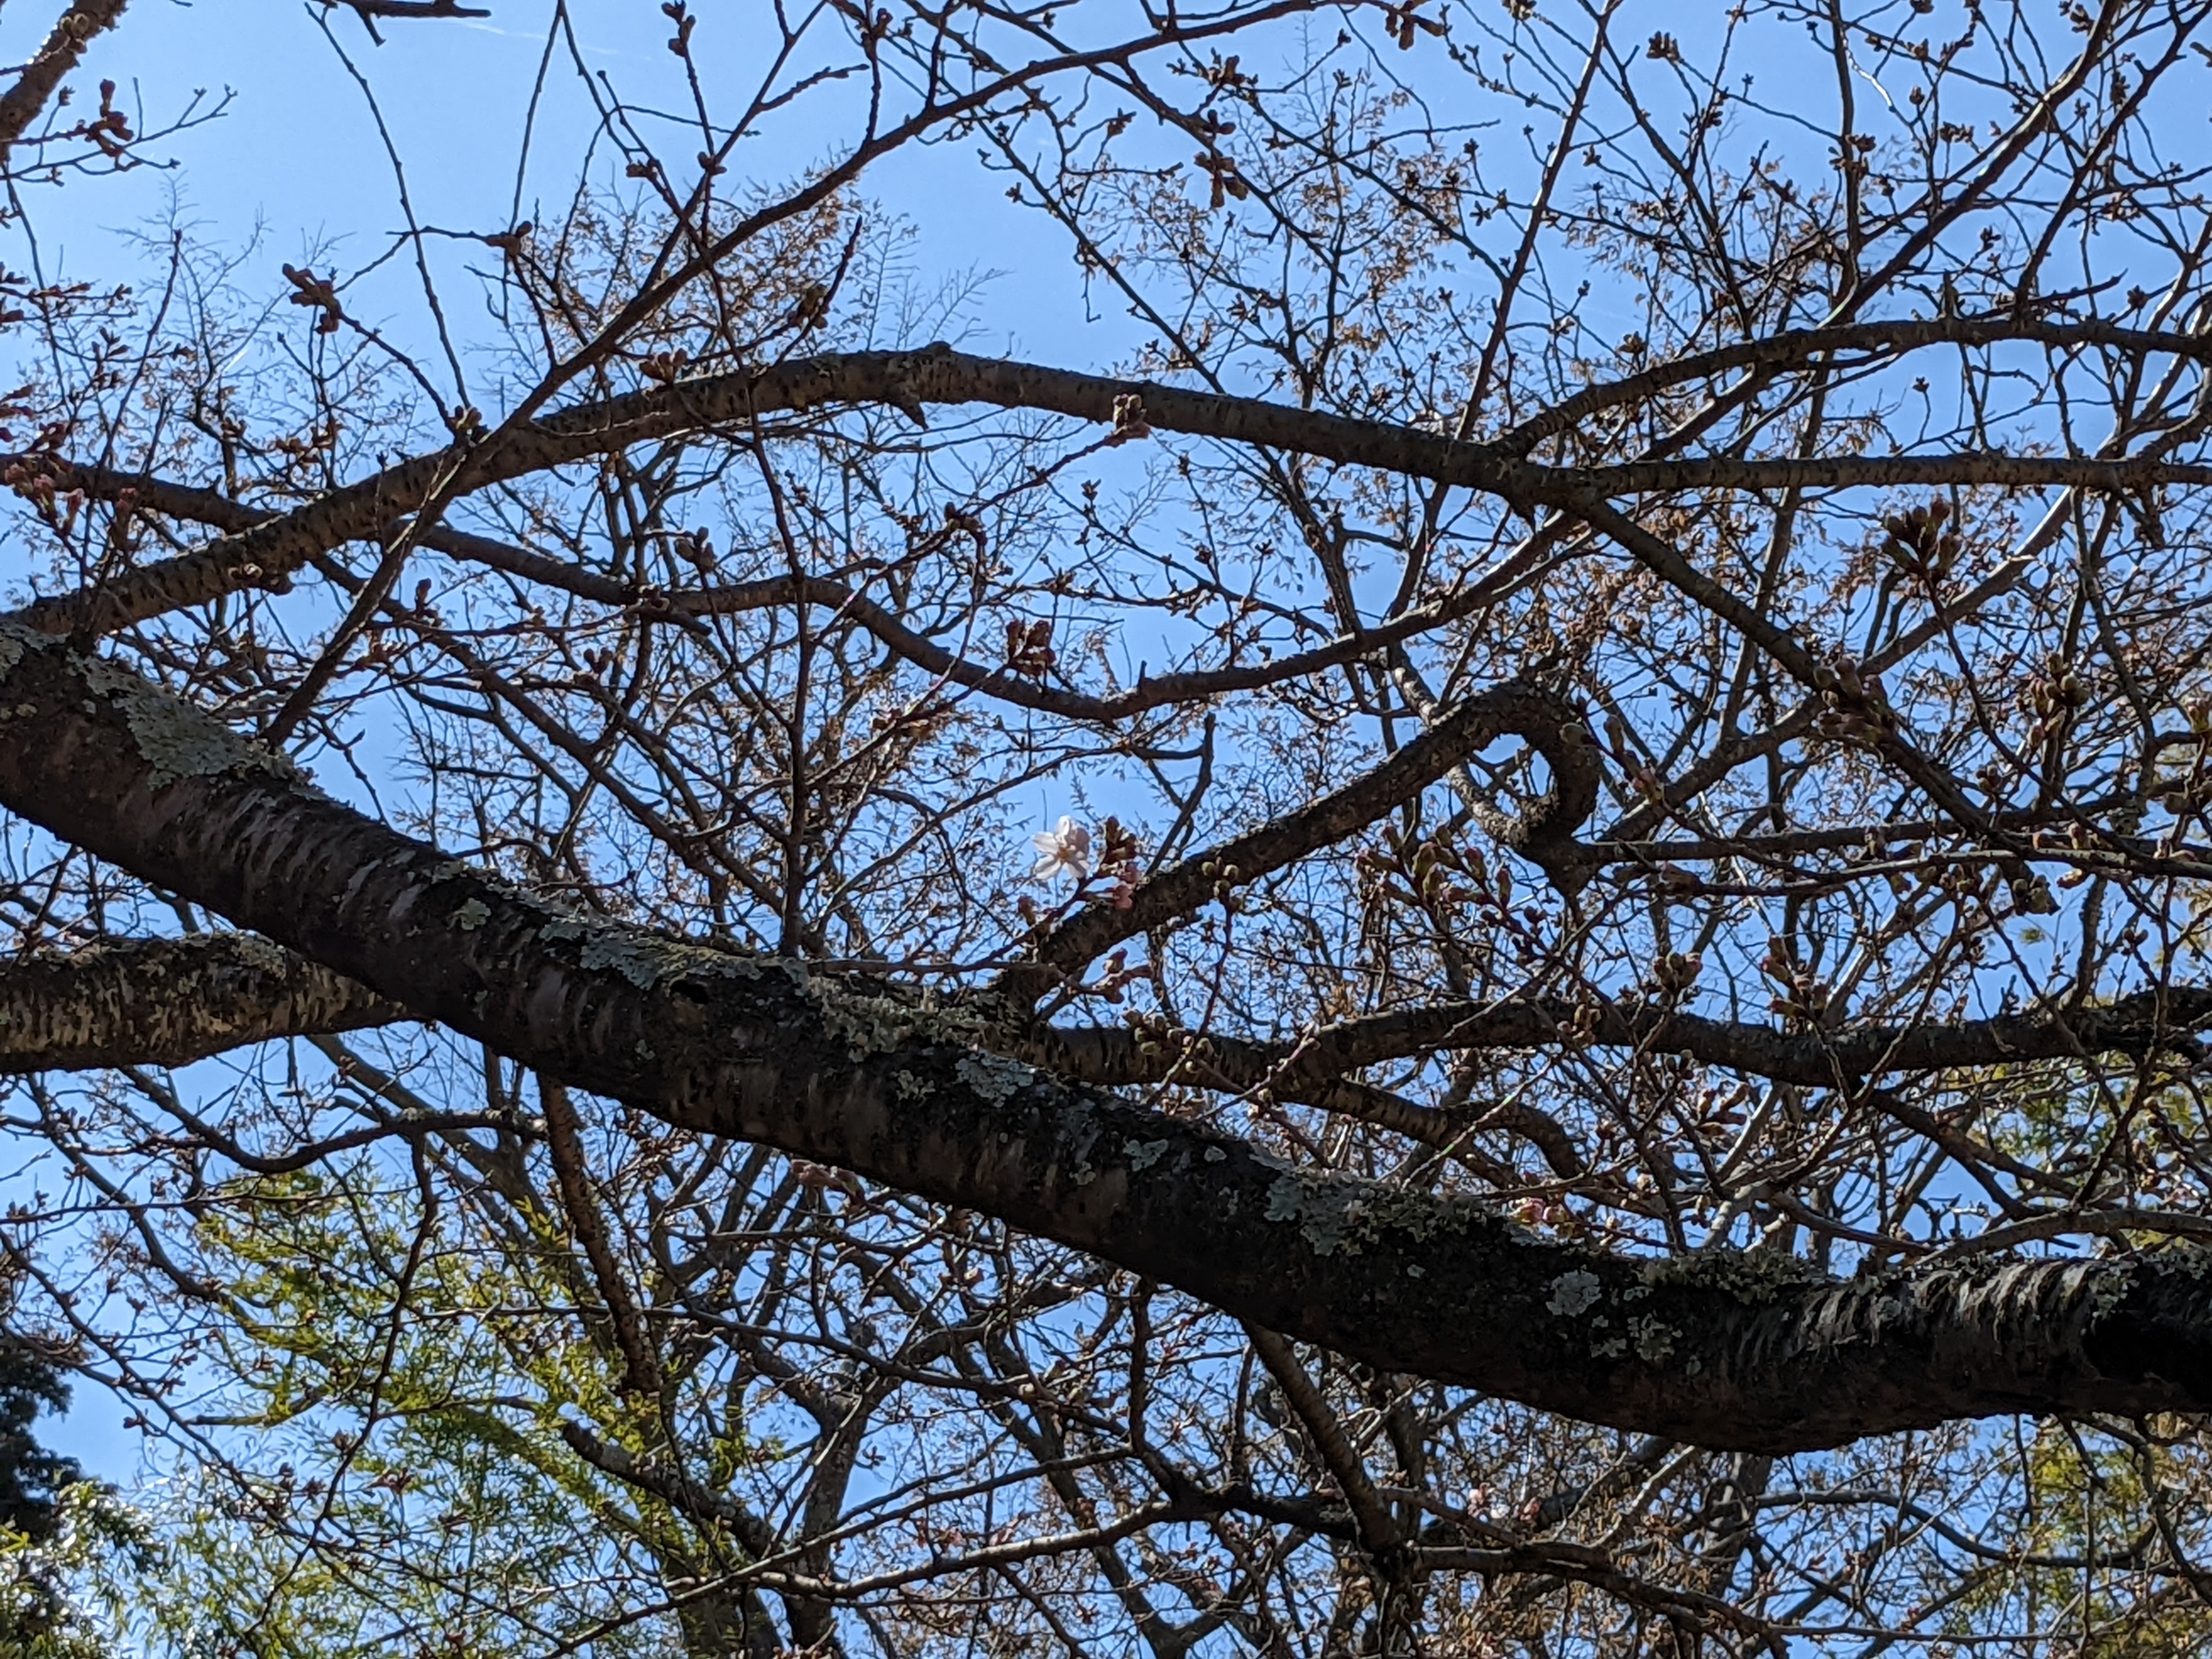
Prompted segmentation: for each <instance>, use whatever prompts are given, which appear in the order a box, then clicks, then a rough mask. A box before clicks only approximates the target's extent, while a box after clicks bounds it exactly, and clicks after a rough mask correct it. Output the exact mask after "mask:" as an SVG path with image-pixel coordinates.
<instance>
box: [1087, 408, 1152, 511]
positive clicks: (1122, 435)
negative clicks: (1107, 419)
mask: <svg viewBox="0 0 2212 1659" xmlns="http://www.w3.org/2000/svg"><path fill="white" fill-rule="evenodd" d="M1151 436H1152V428H1151V427H1150V426H1148V425H1146V422H1145V400H1144V399H1143V398H1139V396H1138V395H1137V394H1136V393H1135V392H1123V393H1121V395H1120V396H1119V397H1117V398H1115V399H1114V430H1113V431H1112V433H1110V434H1109V435H1108V437H1107V439H1106V444H1107V447H1109V448H1111V447H1114V446H1115V445H1116V444H1127V443H1134V442H1136V441H1137V440H1139V438H1149V437H1151ZM1096 490H1097V485H1096V484H1090V485H1086V486H1085V495H1086V496H1088V495H1091V494H1093V493H1095V492H1096Z"/></svg>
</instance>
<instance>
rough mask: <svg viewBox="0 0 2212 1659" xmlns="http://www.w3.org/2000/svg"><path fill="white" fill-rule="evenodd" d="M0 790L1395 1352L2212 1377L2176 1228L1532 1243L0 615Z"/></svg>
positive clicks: (742, 1119) (2049, 1388) (1393, 1361)
mask: <svg viewBox="0 0 2212 1659" xmlns="http://www.w3.org/2000/svg"><path fill="white" fill-rule="evenodd" d="M0 803H4V804H5V805H8V806H9V808H11V809H12V810H14V811H18V812H20V813H22V814H23V815H25V816H26V817H29V818H31V819H33V821H34V822H36V823H40V824H41V825H43V826H44V827H45V828H46V829H48V830H49V831H51V832H52V833H53V834H55V835H57V836H62V837H64V839H66V840H68V841H70V842H73V843H75V844H76V845H78V846H82V847H83V848H86V849H87V850H88V851H90V852H92V853H93V854H95V855H96V856H99V857H101V858H105V859H107V860H111V861H112V862H114V863H117V864H118V865H120V866H122V867H124V868H125V869H128V870H131V871H132V872H135V873H136V874H137V875H138V876H140V877H141V878H143V879H146V880H149V881H153V882H155V883H158V884H161V885H163V886H166V887H167V888H169V889H171V890H174V891H177V892H179V893H180V894H182V895H184V896H186V897H188V898H190V899H191V900H192V901H193V902H197V903H200V904H202V905H204V906H206V907H208V908H211V909H213V910H215V911H216V912H218V913H220V914H222V915H226V916H228V917H229V918H230V919H231V920H233V921H234V922H236V923H238V924H239V925H240V926H242V927H252V928H253V929H254V930H256V931H257V932H260V933H264V934H266V935H267V936H268V937H270V938H271V939H278V940H281V941H283V943H285V944H286V945H289V946H291V947H292V948H294V949H295V950H298V951H301V952H302V953H303V954H306V955H309V956H311V957H313V958H314V959H315V960H317V961H319V962H321V963H325V964H326V965H327V966H329V967H330V968H331V969H334V970H335V971H337V972H338V973H341V974H343V975H347V976H348V977H349V978H352V979H355V980H357V981H360V982H361V983H362V984H364V985H368V986H370V987H374V988H375V989H378V990H380V991H382V992H383V993H385V994H387V995H391V996H394V997H398V998H404V1000H405V1002H406V1004H407V1006H410V1008H412V1009H413V1010H414V1011H415V1012H416V1014H417V1015H418V1016H420V1017H422V1018H427V1019H434V1020H437V1021H439V1022H441V1023H444V1024H450V1025H452V1026H453V1027H454V1028H455V1029H456V1030H460V1031H462V1032H464V1033H465V1034H467V1035H468V1036H472V1037H475V1038H477V1039H478V1040H480V1041H482V1042H486V1043H488V1044H489V1045H490V1046H492V1047H493V1048H495V1049H497V1050H499V1051H500V1052H501V1053H503V1054H508V1055H510V1056H513V1058H515V1059H516V1060H520V1062H521V1063H523V1064H525V1065H528V1066H533V1067H536V1068H538V1069H539V1070H541V1071H543V1072H544V1073H547V1074H548V1075H550V1076H552V1077H554V1078H556V1079H560V1080H562V1081H563V1082H565V1083H568V1085H571V1086H574V1087H578V1088H585V1089H590V1090H592V1091H597V1092H599V1093H600V1094H603V1095H605V1096H609V1097H614V1098H617V1099H622V1100H625V1101H628V1102H630V1103H634V1104H635V1105H636V1106H637V1107H638V1108H639V1109H643V1110H647V1111H650V1112H653V1113H654V1114H655V1115H659V1116H660V1117H661V1118H663V1119H664V1120H665V1121H668V1122H670V1123H672V1124H675V1125H678V1126H679V1127H686V1128H690V1129H694V1130H697V1131H700V1132H702V1133H715V1134H724V1135H732V1136H737V1137H741V1138H743V1139H750V1140H757V1141H764V1142H766V1143H768V1144H770V1145H773V1146H778V1147H781V1148H782V1149H784V1150H786V1151H787V1152H792V1153H794V1154H796V1155H798V1156H800V1157H804V1158H811V1159H814V1160H815V1161H817V1162H820V1163H825V1164H834V1165H836V1166H838V1167H841V1168H844V1169H849V1170H854V1171H856V1172H858V1173H860V1174H861V1175H863V1176H866V1177H868V1178H870V1179H872V1180H876V1181H879V1182H884V1183H886V1184H888V1185H890V1186H892V1187H895V1188H899V1189H901V1190H903V1191H908V1192H913V1193H917V1194H922V1195H924V1196H927V1197H929V1198H932V1199H933V1200H938V1201H940V1202H945V1203H952V1204H958V1205H961V1206H966V1207H969V1208H973V1209H976V1210H980V1211H982V1212H986V1213H989V1214H993V1215H996V1216H999V1217H1000V1218H1004V1219H1005V1220H1006V1221H1007V1222H1008V1223H1009V1224H1011V1225H1014V1226H1016V1227H1018V1228H1021V1229H1024V1230H1025V1231H1030V1232H1033V1233H1036V1234H1038V1235H1040V1236H1042V1237H1048V1238H1053V1239H1056V1240H1058V1241H1060V1243H1065V1244H1067V1245H1071V1246H1073V1247H1074V1248H1077V1249H1083V1250H1086V1251H1089V1252H1091V1253H1092V1254H1094V1255H1099V1256H1102V1257H1103V1258H1105V1259H1106V1260H1109V1261H1115V1262H1117V1263H1119V1264H1121V1265H1122V1266H1124V1267H1128V1268H1130V1269H1131V1270H1132V1271H1134V1272H1137V1273H1143V1274H1146V1275H1147V1276H1148V1277H1151V1278H1153V1279H1158V1280H1159V1281H1161V1282H1163V1283H1165V1284H1170V1285H1176V1286H1177V1287H1179V1288H1180V1289H1182V1290H1183V1291H1186V1292H1188V1293H1189V1294H1191V1295H1193V1296H1194V1297H1199V1298H1200V1299H1201V1300H1203V1301H1205V1302H1207V1303H1209V1304H1212V1305H1214V1306H1216V1307H1218V1308H1220V1309H1222V1310H1225V1311H1226V1312H1227V1313H1229V1314H1231V1316H1235V1317H1237V1318H1239V1319H1243V1320H1245V1321H1248V1322H1255V1323H1258V1324H1261V1325H1264V1326H1267V1328H1271V1329H1273V1330H1277V1331H1280V1332H1282V1333H1283V1334H1285V1335H1288V1336H1291V1337H1294V1338H1296V1339H1297V1340H1302V1341H1307V1342H1313V1343H1317V1344H1321V1345H1323V1346H1329V1347H1333V1348H1335V1349H1337V1350H1339V1351H1340V1352H1345V1353H1347V1354H1350V1355H1352V1356H1353V1357H1355V1358H1359V1359H1362V1360H1364V1361H1366V1362H1367V1363H1369V1364H1375V1365H1377V1366H1380V1367H1383V1368H1384V1369H1387V1370H1394V1371H1403V1372H1408V1373H1412V1374H1414V1375H1418V1376H1431V1377H1436V1378H1438V1379H1442V1380H1445V1381H1450V1382H1457V1383H1468V1384H1471V1385H1473V1386H1474V1387H1477V1388H1480V1389H1486V1390H1488V1391H1490V1392H1492V1393H1495V1394H1501V1395H1507V1396H1509V1397H1511V1398H1514V1399H1518V1400H1522V1401H1528V1402H1529V1403H1531V1404H1533V1405H1536V1406H1539V1407H1544V1408H1547V1409H1550V1410H1555V1411H1560V1412H1564V1413H1569V1414H1571V1415H1575V1416H1579V1417H1583V1418H1586V1419H1594V1420H1596V1421H1600V1422H1605V1423H1610V1424H1614V1425H1620V1426H1624V1427H1632V1428H1637V1429H1640V1430H1644V1431H1649V1432H1653V1433H1660V1434H1665V1435H1668V1436H1669V1437H1674V1438H1678V1439H1682V1440H1687V1441H1692V1442H1698V1443H1705V1444H1709V1445H1716V1446H1723V1447H1740V1448H1746V1449H1760V1450H1770V1451H1780V1450H1785V1449H1798V1448H1804V1447H1812V1446H1820V1445H1831V1444H1835V1443H1840V1442H1843V1441H1845V1440H1850V1439H1854V1438H1857V1437H1861V1436H1864V1435H1868V1434H1875V1433H1881V1432H1885V1431H1892V1430H1897V1429H1903V1428H1908V1427H1913V1426H1917V1425H1930V1424H1934V1423H1938V1422H1942V1421H1944V1420H1946V1419H1953V1418H1959V1417H1971V1416H1978V1415H1984V1414H1988V1413H1999V1412H2013V1411H2030V1412H2035V1411H2064V1412H2085V1411H2102V1412H2113V1413H2123V1414H2127V1415H2136V1414H2139V1413H2148V1412H2158V1411H2200V1410H2205V1409H2208V1408H2212V1279H2209V1278H2207V1277H2206V1276H2204V1274H2203V1262H2202V1260H2201V1258H2200V1257H2198V1256H2197V1255H2195V1254H2193V1253H2180V1252H2176V1253H2172V1254H2170V1255H2157V1256H2151V1257H2145V1258H2139V1259H2135V1260H2128V1261H2118V1260H2116V1261H2079V1260H2059V1261H2054V1260H2044V1261H2009V1262H2000V1261H1989V1260H1986V1259H1975V1260H1971V1261H1966V1262H1963V1263H1960V1264H1959V1265H1957V1266H1943V1267H1918V1268H1905V1269H1899V1270H1897V1271H1893V1272H1889V1273H1874V1274H1869V1275H1866V1276H1864V1277H1863V1278H1860V1279H1853V1280H1850V1281H1839V1280H1832V1279H1820V1278H1813V1277H1808V1276H1804V1271H1805V1270H1804V1269H1803V1268H1802V1266H1801V1265H1800V1264H1797V1263H1795V1262H1792V1261H1788V1260H1786V1259H1784V1260H1769V1259H1767V1258H1764V1257H1756V1256H1754V1257H1739V1256H1735V1255H1719V1254H1712V1255H1702V1256H1699V1257H1695V1258H1691V1259H1687V1260H1682V1261H1639V1260H1632V1259H1627V1258H1622V1257H1617V1256H1611V1255H1604V1254H1601V1253H1598V1252H1595V1251H1591V1250H1587V1249H1580V1248H1576V1247H1571V1246H1566V1245H1560V1244H1553V1243H1542V1242H1539V1241H1537V1240H1535V1239H1533V1238H1532V1237H1529V1236H1528V1235H1527V1234H1525V1233H1522V1232H1521V1231H1519V1230H1517V1229H1516V1228H1514V1227H1512V1226H1511V1225H1508V1224H1507V1223H1505V1222H1504V1221H1503V1220H1502V1219H1500V1218H1498V1217H1496V1216H1494V1215H1492V1214H1491V1213H1489V1212H1487V1211H1486V1210H1484V1209H1483V1208H1481V1207H1480V1206H1475V1205H1474V1204H1470V1203H1468V1202H1465V1201H1463V1200H1454V1199H1450V1198H1443V1197H1437V1196H1435V1195H1433V1194H1429V1193H1426V1192H1423V1191H1419V1190H1413V1189H1409V1188H1395V1187H1390V1186H1386V1185H1381V1184H1376V1183H1373V1182H1364V1181H1360V1180H1357V1179H1354V1178H1352V1177H1349V1176H1340V1175H1334V1174H1328V1173H1323V1172H1320V1171H1313V1170H1297V1169H1293V1168H1290V1167H1287V1166H1285V1164H1281V1163H1280V1162H1279V1161H1277V1160H1274V1159H1273V1158H1265V1157H1262V1156H1261V1155H1260V1154H1259V1153H1258V1152H1255V1150H1254V1149H1253V1148H1252V1147H1250V1146H1248V1145H1246V1144H1245V1143H1243V1142H1242V1141H1240V1140H1237V1139H1233V1138H1231V1137H1229V1136H1226V1135H1223V1134H1220V1133H1216V1132H1214V1131H1212V1130H1211V1129H1208V1128H1206V1127H1202V1126H1200V1125H1198V1124H1194V1123H1192V1122H1190V1121H1187V1120H1182V1119H1177V1118H1171V1117H1169V1116H1167V1115H1164V1114H1160V1113H1157V1112H1151V1111H1146V1110H1142V1109H1139V1108H1136V1107H1134V1106H1133V1105H1131V1104H1130V1103H1128V1102H1127V1101H1125V1100H1123V1099H1121V1098H1120V1097H1116V1096H1115V1095H1112V1094H1110V1093H1108V1092H1104V1091H1098V1090H1095V1089H1090V1088H1085V1087H1083V1086H1080V1085H1073V1084H1069V1083H1066V1082H1064V1081H1062V1080H1060V1079H1056V1078H1054V1077H1053V1076H1051V1075H1049V1074H1048V1073H1042V1072H1038V1071H1034V1070H1032V1069H1030V1067H1028V1066H1022V1065H1019V1064H1018V1063H1016V1062H1013V1061H1010V1060H1004V1059H1000V1058H997V1057H994V1056H992V1055H990V1054H987V1052H984V1051H982V1050H981V1049H980V1048H978V1046H977V1042H976V1039H977V1038H978V1037H980V1036H982V1035H983V1033H982V1032H981V1031H979V1030H976V1029H975V1016H973V1015H967V1014H963V1013H962V1012H959V1011H957V1010H943V1011H933V1010H931V1009H929V1008H927V1006H921V1004H920V1003H919V1001H918V1000H900V999H897V998H896V997H893V996H890V995H870V994H867V993H866V992H865V991H860V990H855V989H852V988H848V987H843V986H841V985H838V984H836V983H833V982H829V981H823V980H820V979H817V978H815V977H813V976H811V975H809V974H808V973H807V972H806V971H805V969H804V968H803V967H802V966H800V965H799V964H798V963H789V962H782V961H777V960H772V959H762V958H753V957H738V956H734V955H728V954H724V953H721V952H718V951H709V950H705V949H702V948H699V947H696V946H690V945H684V944H682V943H680V942H678V941H675V940H671V939H665V938H663V937H659V936H656V935H652V934H647V933H641V932H636V931H634V930H629V929H624V928H622V927H615V926H611V925H609V924H607V923H605V922H601V921H595V920H591V919H588V918H586V917H583V916H579V915H570V914H567V913H564V912H562V911H559V910H557V909H555V908H552V907H550V906H549V905H547V904H545V903H544V902H541V901H538V900H536V899H534V898H532V897H531V896H528V895H527V894H525V893H523V892H521V891H520V890H516V889H514V888H513V887H512V886H509V885H508V884H505V883H503V882H501V881H498V880H495V879H494V878H491V877H489V876H487V875H485V874H483V873H482V872H478V871H477V870H475V869H473V868H471V867H470V866H465V865H463V864H461V863H459V861H458V860H452V859H449V858H447V857H445V856H443V855H442V854H440V853H439V852H438V851H437V850H436V849H435V848H430V847H427V846H424V845H422V843H420V842H413V841H410V840H408V839H407V838H406V837H404V836H400V835H398V834H397V833H396V832H394V831H392V830H391V829H387V828H386V827H385V826H383V825H381V824H379V823H375V822H374V821H373V820H370V819H368V818H366V817H362V815H360V814H359V813H357V812H355V811H352V810H351V809H349V808H348V807H345V806H343V805H340V804H339V803H337V802H336V801H334V800H331V799H329V798H328V797H326V796H325V795H323V794H321V793H319V791H317V790H316V789H314V788H313V786H312V785H311V784H309V783H308V782H307V781H305V780H304V779H302V778H301V776H300V775H298V774H297V773H296V771H295V769H292V768H291V767H290V765H289V763H286V762H285V761H283V759H282V758H281V757H276V756H273V755H271V754H269V753H268V752H267V751H265V750H259V749H257V748H255V747H252V746H251V745H248V744H246V743H244V742H243V741H242V740H240V739H239V738H237V737H236V736H235V735H234V734H233V733H232V732H229V731H228V729H227V728H225V727H223V726H221V725H219V724H218V723H216V721H214V720H211V719H210V718H208V717H206V716H204V715H203V714H200V713H199V712H198V711H197V710H195V709H193V708H190V707H189V706H188V705H185V704H184V703H181V702H179V701H177V700H176V699H175V698H173V697H172V696H169V695H168V694H167V693H166V692H164V691H162V690H160V689H159V688H158V687H155V686H154V685H152V684H149V683H148V682H146V681H144V680H143V679H141V678H138V677H137V676H135V675H133V674H131V673H129V672H127V671H125V670H123V669H121V668H118V666H116V665H113V664H112V663H104V662H99V661H94V660H89V659H85V658H83V657H81V656H79V655H77V654H76V653H74V652H72V651H70V650H68V649H66V648H64V647H63V646H61V645H60V644H59V643H58V642H56V641H47V640H44V639H42V638H40V636H39V635H34V634H32V633H30V632H29V631H27V630H21V629H7V630H5V631H4V632H0Z"/></svg>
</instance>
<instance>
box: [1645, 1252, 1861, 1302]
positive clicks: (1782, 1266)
mask: <svg viewBox="0 0 2212 1659" xmlns="http://www.w3.org/2000/svg"><path fill="white" fill-rule="evenodd" d="M1642 1273H1643V1275H1644V1282H1645V1283H1646V1284H1648V1285H1652V1286H1653V1287H1654V1288H1665V1287H1668V1286H1670V1285H1677V1286H1680V1287H1682V1288H1684V1289H1686V1290H1707V1291H1723V1292H1725V1293H1726V1294H1727V1295H1729V1296H1732V1297H1735V1299H1736V1300H1737V1301H1738V1302H1741V1303H1742V1304H1744V1305H1745V1306H1746V1307H1747V1308H1748V1307H1757V1306H1759V1304H1763V1303H1768V1302H1774V1301H1777V1300H1779V1299H1780V1298H1781V1297H1783V1296H1784V1295H1786V1294H1787V1293H1789V1292H1790V1291H1794V1290H1797V1289H1800V1288H1802V1286H1803V1285H1805V1284H1806V1283H1808V1281H1809V1280H1812V1279H1818V1278H1819V1277H1820V1273H1819V1272H1818V1270H1817V1269H1815V1268H1814V1267H1812V1266H1811V1265H1810V1264H1809V1263H1808V1262H1804V1261H1800V1260H1798V1259H1797V1258H1796V1256H1793V1255H1785V1254H1784V1253H1783V1252H1782V1251H1779V1250H1713V1251H1709V1252H1707V1253H1705V1254H1704V1255H1692V1256H1672V1257H1669V1258H1668V1259H1667V1260H1665V1261H1650V1262H1647V1263H1645V1264H1644V1267H1643V1268H1642Z"/></svg>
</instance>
